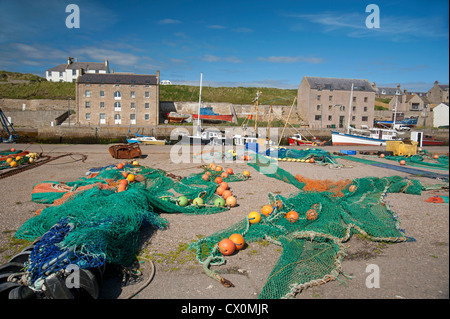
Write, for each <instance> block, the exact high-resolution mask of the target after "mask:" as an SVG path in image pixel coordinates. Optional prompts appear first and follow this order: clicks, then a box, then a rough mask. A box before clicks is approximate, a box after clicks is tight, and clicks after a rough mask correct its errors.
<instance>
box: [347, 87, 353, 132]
mask: <svg viewBox="0 0 450 319" xmlns="http://www.w3.org/2000/svg"><path fill="white" fill-rule="evenodd" d="M352 102H353V83H352V89H351V91H350V103H349V107H348V122H347V134H348V133H350V120H351V115H352Z"/></svg>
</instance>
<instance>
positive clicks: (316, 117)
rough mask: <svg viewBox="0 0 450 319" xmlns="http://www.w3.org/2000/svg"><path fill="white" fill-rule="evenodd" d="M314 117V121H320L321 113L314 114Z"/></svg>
mask: <svg viewBox="0 0 450 319" xmlns="http://www.w3.org/2000/svg"><path fill="white" fill-rule="evenodd" d="M314 119H315V120H316V121H320V120H321V119H322V115H316V116H315V118H314Z"/></svg>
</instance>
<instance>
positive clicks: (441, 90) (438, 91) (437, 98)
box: [427, 81, 449, 104]
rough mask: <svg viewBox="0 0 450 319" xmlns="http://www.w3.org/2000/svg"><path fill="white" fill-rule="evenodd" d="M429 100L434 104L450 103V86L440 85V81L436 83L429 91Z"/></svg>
mask: <svg viewBox="0 0 450 319" xmlns="http://www.w3.org/2000/svg"><path fill="white" fill-rule="evenodd" d="M427 97H428V100H429V101H430V103H432V104H439V103H441V102H443V103H447V104H448V103H449V100H448V99H449V86H448V84H446V85H443V84H439V82H438V81H436V82H434V85H433V87H432V88H431V89H429V90H428V94H427Z"/></svg>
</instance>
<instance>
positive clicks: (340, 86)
mask: <svg viewBox="0 0 450 319" xmlns="http://www.w3.org/2000/svg"><path fill="white" fill-rule="evenodd" d="M305 78H306V80H307V81H308V83H309V86H310V87H311V89H313V90H342V91H350V90H351V88H352V83H353V91H364V92H375V90H374V89H373V88H372V85H371V84H370V83H369V81H368V80H363V79H340V78H322V77H311V76H306V77H305Z"/></svg>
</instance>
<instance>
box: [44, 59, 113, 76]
mask: <svg viewBox="0 0 450 319" xmlns="http://www.w3.org/2000/svg"><path fill="white" fill-rule="evenodd" d="M84 73H111V72H110V70H109V62H108V59H105V62H104V63H103V62H74V59H73V58H71V57H69V58H68V59H67V64H60V65H58V66H55V67H54V68H51V69H48V70H47V71H46V72H45V77H46V78H47V81H50V82H75V81H76V79H77V77H78V76H79V75H83V74H84Z"/></svg>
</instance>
